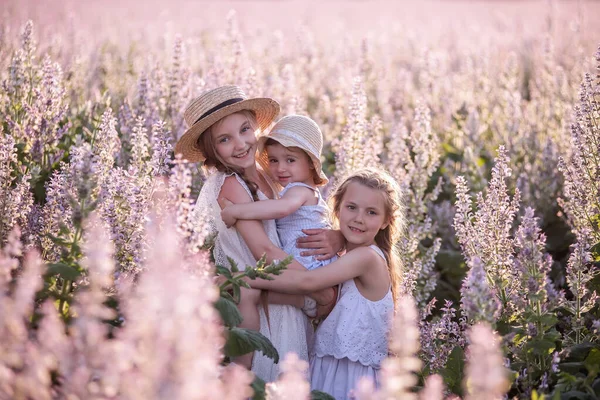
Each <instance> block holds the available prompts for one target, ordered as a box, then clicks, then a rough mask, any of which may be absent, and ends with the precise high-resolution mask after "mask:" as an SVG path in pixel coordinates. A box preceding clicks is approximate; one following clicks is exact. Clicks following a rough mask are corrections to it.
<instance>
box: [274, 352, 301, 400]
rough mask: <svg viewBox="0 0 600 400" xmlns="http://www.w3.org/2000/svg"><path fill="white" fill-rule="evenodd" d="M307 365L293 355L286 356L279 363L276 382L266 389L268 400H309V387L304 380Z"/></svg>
mask: <svg viewBox="0 0 600 400" xmlns="http://www.w3.org/2000/svg"><path fill="white" fill-rule="evenodd" d="M307 371H308V363H307V362H306V361H304V360H301V359H299V358H298V355H296V354H295V353H288V354H286V356H285V358H284V359H283V361H282V363H281V375H280V377H279V379H278V380H277V382H273V383H269V384H267V387H266V392H267V399H268V400H288V399H290V400H307V399H310V385H309V383H308V381H307V380H306V376H307Z"/></svg>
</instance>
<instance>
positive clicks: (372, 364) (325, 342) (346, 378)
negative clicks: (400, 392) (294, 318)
mask: <svg viewBox="0 0 600 400" xmlns="http://www.w3.org/2000/svg"><path fill="white" fill-rule="evenodd" d="M369 247H371V248H372V249H373V250H375V252H376V253H377V254H379V255H380V256H381V257H382V258H383V259H384V260H385V255H384V254H383V252H382V251H381V249H379V247H377V246H375V245H371V246H369ZM393 311H394V300H393V298H392V290H391V287H390V289H388V291H387V293H386V295H385V296H384V297H383V298H382V299H380V300H377V301H371V300H369V299H367V298H365V297H364V296H363V295H362V294H361V293H360V291H359V290H358V288H357V287H356V283H355V281H354V279H350V280H348V281H346V282H344V283H343V284H342V288H341V289H340V295H339V298H338V301H337V303H336V305H335V307H334V308H333V310H332V311H331V313H330V314H329V316H327V318H326V319H325V321H323V322H322V323H321V325H319V328H318V329H317V332H316V339H315V345H314V347H313V349H312V351H311V353H312V354H311V363H310V379H311V381H310V385H311V389H313V390H320V391H322V392H326V393H329V394H330V395H332V396H333V397H334V398H335V399H336V400H345V399H348V398H351V396H350V393H351V391H352V390H353V389H355V388H356V384H357V383H358V381H359V380H360V379H361V378H368V379H370V380H371V381H372V382H373V384H374V385H375V387H379V371H380V369H381V362H382V361H383V359H384V358H385V357H386V356H387V353H388V344H387V337H388V332H389V328H390V319H391V316H392V313H393Z"/></svg>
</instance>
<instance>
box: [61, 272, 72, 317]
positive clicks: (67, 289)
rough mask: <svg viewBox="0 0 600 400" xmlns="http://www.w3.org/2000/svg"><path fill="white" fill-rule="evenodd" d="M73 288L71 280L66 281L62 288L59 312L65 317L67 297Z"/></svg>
mask: <svg viewBox="0 0 600 400" xmlns="http://www.w3.org/2000/svg"><path fill="white" fill-rule="evenodd" d="M70 290H71V281H64V283H63V287H62V290H61V291H60V302H59V303H58V313H59V314H60V315H62V316H63V317H65V315H64V310H63V308H64V306H65V298H66V296H67V293H68V292H70Z"/></svg>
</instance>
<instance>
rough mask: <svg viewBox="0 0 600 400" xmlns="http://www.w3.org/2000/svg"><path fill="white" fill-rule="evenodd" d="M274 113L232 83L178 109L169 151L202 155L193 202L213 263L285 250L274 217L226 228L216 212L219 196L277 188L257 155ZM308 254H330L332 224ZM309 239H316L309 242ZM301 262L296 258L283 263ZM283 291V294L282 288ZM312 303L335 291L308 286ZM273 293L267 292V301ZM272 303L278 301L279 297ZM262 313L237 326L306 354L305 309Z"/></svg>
mask: <svg viewBox="0 0 600 400" xmlns="http://www.w3.org/2000/svg"><path fill="white" fill-rule="evenodd" d="M277 114H279V104H278V103H277V102H276V101H274V100H272V99H269V98H248V97H247V96H246V95H245V94H244V92H243V91H242V90H241V89H240V88H239V87H237V86H223V87H219V88H216V89H213V90H210V91H208V92H206V93H204V94H202V95H200V96H199V97H198V98H196V99H194V100H192V102H191V103H190V105H189V106H188V107H187V109H186V110H185V113H184V118H185V120H186V123H187V125H188V126H189V129H188V130H187V131H186V132H185V133H184V135H183V136H182V137H181V138H180V139H179V141H178V142H177V144H176V146H175V153H176V154H181V155H182V157H183V158H184V159H187V160H189V161H191V162H198V161H203V163H204V167H205V168H206V169H208V170H210V171H211V172H212V173H211V174H210V175H209V177H208V179H207V180H206V182H205V184H204V185H203V187H202V190H201V192H200V194H199V196H198V201H197V202H196V207H195V212H196V215H198V216H200V215H204V216H205V217H207V224H208V227H209V230H210V231H211V232H213V233H215V232H216V233H217V237H216V240H215V245H214V257H215V263H216V264H219V265H222V266H228V265H229V262H228V260H227V257H231V258H232V259H233V260H234V261H235V262H236V263H237V265H238V266H239V267H240V268H244V267H245V266H247V265H254V264H255V263H256V260H257V259H259V258H260V257H261V256H262V255H263V254H265V255H266V258H267V261H268V262H272V261H273V260H281V259H284V258H285V257H287V254H286V253H285V252H284V251H283V250H281V248H280V241H279V237H278V236H277V230H276V226H275V222H274V221H258V220H239V221H237V223H236V224H235V225H234V227H233V228H228V227H227V226H226V225H225V224H224V223H223V221H222V220H221V217H220V213H221V208H222V207H223V206H224V199H228V200H229V201H231V202H233V203H236V204H237V203H250V202H253V201H259V200H261V201H264V200H268V199H272V198H274V197H275V196H276V191H275V190H274V185H273V183H272V181H271V180H270V179H269V177H268V176H267V175H266V174H265V173H264V172H263V171H262V169H261V168H259V166H257V163H256V159H255V157H256V149H257V145H258V140H257V134H258V133H259V132H261V131H265V130H266V129H267V128H268V127H269V126H270V125H271V123H272V122H273V120H274V119H275V117H277ZM315 237H316V239H313V243H311V244H310V245H311V246H313V247H315V249H313V250H311V253H312V254H320V255H322V256H325V257H331V256H333V255H334V254H335V253H336V251H338V250H339V249H340V248H341V247H342V246H343V243H344V241H343V238H342V236H341V234H340V233H339V231H331V230H327V231H323V232H321V233H319V234H318V235H315ZM314 242H316V244H317V245H316V246H315V244H314ZM289 268H292V269H300V270H304V267H303V266H302V265H300V264H299V263H298V262H297V261H294V262H292V264H291V265H290V266H289ZM256 293H257V292H256V291H254V292H250V291H244V293H243V295H242V296H243V297H244V298H245V299H246V298H249V300H248V301H246V300H243V301H241V302H240V307H244V306H246V307H256V303H257V301H256V299H257V298H258V296H257V295H256ZM282 296H283V295H282ZM311 297H313V298H315V300H317V301H318V302H319V303H328V302H330V301H331V300H332V299H333V298H334V294H333V293H332V291H331V290H329V291H328V290H323V291H321V292H319V293H317V294H311ZM274 298H277V296H272V295H271V294H269V302H271V300H272V299H274ZM277 300H279V301H278V302H279V303H282V302H284V300H283V299H282V298H278V299H277ZM285 301H287V302H288V303H293V304H295V305H296V306H298V307H301V306H303V305H304V297H302V296H300V297H298V296H296V297H292V298H291V299H290V298H288V299H287V300H285ZM268 315H269V320H268V321H267V317H266V314H265V310H264V309H263V308H262V307H261V309H260V314H259V320H251V319H248V318H247V319H245V320H244V321H243V323H242V325H241V326H242V327H246V328H250V329H255V330H258V329H260V332H261V333H262V334H263V335H265V336H266V337H267V338H269V340H270V341H271V343H273V345H274V346H275V348H276V349H277V351H278V352H279V355H280V356H281V357H283V356H284V355H285V354H286V353H288V352H292V351H293V352H295V353H297V354H298V356H299V357H300V358H302V359H305V360H308V345H307V335H309V334H310V332H311V329H312V328H311V327H310V325H309V323H308V319H307V317H306V315H305V314H304V313H303V312H302V311H301V310H300V309H299V308H296V307H294V306H291V305H284V304H269V306H268ZM236 361H237V362H239V363H241V364H243V365H246V366H249V365H250V364H251V365H252V371H253V372H254V373H255V374H256V375H257V376H258V377H260V378H262V379H263V380H265V381H274V380H276V379H277V376H278V374H279V369H278V367H277V365H276V364H274V363H273V361H272V360H271V359H269V358H267V357H265V356H264V355H262V354H256V355H254V358H253V359H252V355H250V356H244V357H241V358H240V359H239V360H236Z"/></svg>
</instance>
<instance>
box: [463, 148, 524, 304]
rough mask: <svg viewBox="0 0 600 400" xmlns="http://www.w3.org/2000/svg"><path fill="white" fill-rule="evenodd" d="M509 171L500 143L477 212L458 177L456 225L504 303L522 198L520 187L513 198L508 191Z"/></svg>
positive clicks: (466, 248) (467, 252) (466, 249)
mask: <svg viewBox="0 0 600 400" xmlns="http://www.w3.org/2000/svg"><path fill="white" fill-rule="evenodd" d="M510 175H511V169H510V168H509V167H508V157H507V155H506V151H505V149H504V147H503V146H500V148H499V149H498V157H497V158H496V162H495V165H494V167H493V169H492V179H491V180H490V183H489V185H488V189H487V193H486V194H485V195H483V194H482V193H478V195H477V209H476V211H475V213H473V211H472V210H471V206H472V202H471V198H470V196H469V193H468V191H469V189H468V187H467V183H466V180H465V179H464V178H463V177H458V178H457V179H456V198H457V200H456V214H455V216H454V228H455V230H456V236H457V239H458V242H459V243H460V246H461V249H462V252H463V256H464V257H465V258H466V259H467V260H470V259H472V258H474V257H479V258H480V259H481V261H482V262H483V264H484V269H485V271H486V274H487V275H489V278H490V283H491V284H492V287H493V288H494V290H495V291H497V292H498V295H499V296H500V299H501V302H502V303H503V304H504V303H506V302H508V296H509V294H510V293H509V292H510V291H511V290H512V289H513V288H511V286H512V283H513V282H514V277H513V275H514V271H512V268H511V267H512V264H513V252H514V243H513V239H512V238H511V229H512V225H513V221H514V218H515V214H516V212H517V211H518V209H519V201H520V195H519V191H518V190H515V194H514V196H513V198H512V199H511V198H510V196H509V194H508V188H507V185H506V180H507V178H508V177H510Z"/></svg>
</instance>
